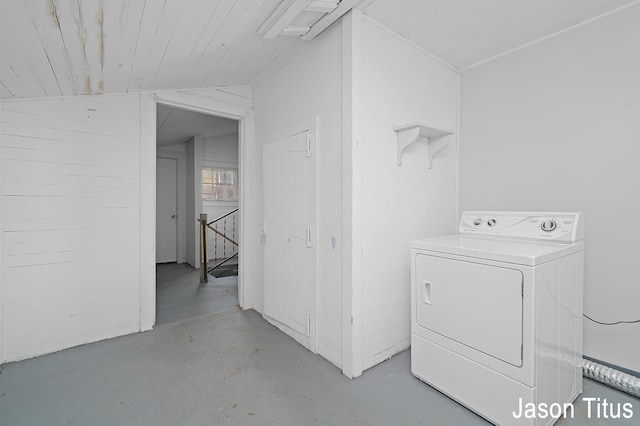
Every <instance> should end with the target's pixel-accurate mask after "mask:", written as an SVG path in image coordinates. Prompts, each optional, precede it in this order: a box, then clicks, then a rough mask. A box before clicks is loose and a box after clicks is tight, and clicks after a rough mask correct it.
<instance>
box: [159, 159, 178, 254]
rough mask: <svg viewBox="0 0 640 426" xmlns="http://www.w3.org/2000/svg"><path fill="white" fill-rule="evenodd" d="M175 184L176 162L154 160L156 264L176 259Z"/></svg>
mask: <svg viewBox="0 0 640 426" xmlns="http://www.w3.org/2000/svg"><path fill="white" fill-rule="evenodd" d="M177 182H178V162H177V160H175V159H172V158H158V159H156V263H166V262H176V261H177V258H178V256H177V251H178V250H177V247H178V244H177V242H178V220H177V217H178V211H177V207H178V201H177V200H178V191H177Z"/></svg>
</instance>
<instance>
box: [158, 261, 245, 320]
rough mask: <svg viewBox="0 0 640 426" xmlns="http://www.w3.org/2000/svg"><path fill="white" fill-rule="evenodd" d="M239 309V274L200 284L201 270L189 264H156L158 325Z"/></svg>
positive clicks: (211, 279)
mask: <svg viewBox="0 0 640 426" xmlns="http://www.w3.org/2000/svg"><path fill="white" fill-rule="evenodd" d="M237 309H238V277H237V276H230V277H223V278H216V277H214V276H212V275H209V282H208V283H203V284H201V283H200V271H198V270H197V269H193V268H192V267H191V266H189V265H187V264H186V263H185V264H180V265H178V264H176V263H165V264H159V265H157V266H156V325H163V324H170V323H172V322H176V321H180V320H185V319H189V318H196V317H200V316H203V315H209V314H215V313H218V312H225V311H230V310H237Z"/></svg>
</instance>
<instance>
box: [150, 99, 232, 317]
mask: <svg viewBox="0 0 640 426" xmlns="http://www.w3.org/2000/svg"><path fill="white" fill-rule="evenodd" d="M239 145H240V121H239V120H237V119H232V118H226V117H221V116H217V115H213V114H207V113H202V112H196V111H192V110H188V109H183V108H179V107H175V106H170V105H165V104H162V103H157V107H156V324H158V325H161V324H168V323H172V322H176V321H180V320H184V319H188V318H194V317H198V316H203V315H208V314H213V313H217V312H223V311H229V310H235V309H238V273H239V267H238V264H239V262H238V256H237V252H238V247H234V245H233V244H231V243H230V242H229V241H228V240H231V241H234V242H236V243H237V242H238V241H240V238H239V232H240V216H239V215H237V214H236V213H237V210H238V208H239V192H240V184H241V182H240V181H239V179H238V176H239V173H238V170H239V166H240V161H241V159H240V146H239ZM234 211H235V212H236V213H233V212H234ZM202 214H206V217H207V223H210V222H212V221H215V219H217V218H220V217H223V218H224V219H223V220H221V221H219V222H217V223H216V224H213V227H215V228H216V229H219V233H220V234H223V235H224V234H226V233H229V235H230V236H227V238H226V239H225V238H221V237H220V236H219V235H218V233H216V232H209V235H208V238H207V241H206V243H207V246H208V247H209V250H208V253H209V256H208V258H207V259H206V260H207V264H208V265H216V264H219V263H220V262H221V261H222V260H223V259H227V258H230V259H228V260H227V261H226V262H225V263H224V264H223V265H221V267H219V268H216V269H215V270H212V271H210V272H209V275H208V280H207V282H201V281H202V280H201V279H200V271H199V268H200V266H201V263H203V260H204V259H202V258H201V245H202V243H203V242H202V241H201V237H200V232H201V227H200V224H199V222H198V219H199V218H200V217H201V215H202ZM236 246H237V244H236ZM234 250H235V252H236V256H232V253H233V251H234Z"/></svg>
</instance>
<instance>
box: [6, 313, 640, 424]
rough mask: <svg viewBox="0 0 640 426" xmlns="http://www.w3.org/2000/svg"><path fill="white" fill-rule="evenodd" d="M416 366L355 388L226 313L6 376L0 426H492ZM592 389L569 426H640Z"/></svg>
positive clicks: (241, 316) (638, 408) (322, 363)
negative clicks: (607, 409) (616, 414)
mask: <svg viewBox="0 0 640 426" xmlns="http://www.w3.org/2000/svg"><path fill="white" fill-rule="evenodd" d="M409 365H410V354H409V351H405V352H403V353H401V354H399V355H396V356H394V357H393V358H391V359H390V360H387V361H385V362H383V363H382V364H380V365H378V366H376V367H374V368H372V369H370V370H368V371H366V372H365V373H364V374H363V376H362V377H360V378H357V379H354V380H349V379H347V378H346V377H344V376H343V375H342V374H341V373H340V371H339V370H338V369H337V368H336V367H335V366H333V365H332V364H330V363H329V362H327V361H326V360H324V359H322V358H321V357H319V356H316V355H313V354H312V353H311V352H309V351H307V350H306V349H304V348H303V347H302V346H300V345H299V344H297V343H296V342H295V341H293V340H292V339H291V338H289V337H288V336H286V335H284V334H283V333H282V332H280V331H279V330H277V329H276V328H275V327H273V326H271V325H270V324H268V323H267V322H266V321H265V320H264V319H263V318H262V317H261V316H260V315H259V314H258V313H256V312H255V311H252V310H249V311H241V310H238V309H232V310H225V311H223V312H219V313H216V314H212V315H207V316H200V317H198V318H194V319H189V320H182V321H179V320H178V321H176V322H172V323H171V324H167V325H163V326H160V327H157V328H155V329H154V330H153V331H150V332H146V333H138V334H133V335H129V336H123V337H119V338H116V339H110V340H105V341H102V342H97V343H92V344H89V345H84V346H80V347H76V348H71V349H67V350H64V351H61V352H58V353H54V354H50V355H45V356H42V357H39V358H34V359H30V360H25V361H21V362H16V363H10V364H7V365H5V366H4V370H3V371H2V372H1V373H0V425H2V426H14V425H16V426H17V425H25V426H34V425H83V426H84V425H109V426H111V425H158V426H161V425H219V424H225V425H226V424H228V425H285V426H286V425H295V426H301V425H456V426H458V425H472V426H473V425H486V424H488V423H487V422H486V421H485V420H483V419H482V418H480V417H478V416H477V415H475V414H474V413H472V412H471V411H469V410H467V409H466V408H465V407H463V406H462V405H460V404H457V403H456V402H454V401H452V400H450V399H449V398H447V397H446V396H445V395H443V394H441V393H439V392H438V391H436V390H434V389H433V388H431V387H429V386H428V385H426V384H424V383H422V382H420V381H419V380H417V379H416V378H414V377H413V376H412V375H411V372H410V367H409ZM470 386H477V387H478V392H483V391H484V389H483V388H482V384H470ZM584 388H585V390H584V393H583V395H582V396H581V397H579V398H578V401H577V403H576V411H575V418H572V419H563V420H561V421H560V422H559V423H558V424H562V425H621V426H622V425H638V424H639V423H638V420H639V419H640V400H638V399H636V398H633V397H631V396H628V395H626V394H624V393H621V392H617V391H615V390H612V389H609V388H607V387H605V386H603V385H600V384H599V383H596V382H593V381H590V380H587V379H585V386H584ZM583 397H597V398H601V400H602V399H603V398H606V399H607V401H608V402H613V403H618V402H619V403H631V404H632V406H633V410H634V417H633V418H632V419H608V420H607V419H602V418H601V419H598V418H596V417H595V415H594V414H593V413H592V418H588V417H587V411H586V403H585V402H584V401H583V400H582V398H583Z"/></svg>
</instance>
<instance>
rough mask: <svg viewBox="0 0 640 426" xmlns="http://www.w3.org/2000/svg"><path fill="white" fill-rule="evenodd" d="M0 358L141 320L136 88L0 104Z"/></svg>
mask: <svg viewBox="0 0 640 426" xmlns="http://www.w3.org/2000/svg"><path fill="white" fill-rule="evenodd" d="M1 108H2V123H1V131H2V134H1V136H0V143H1V148H2V152H1V159H2V183H3V186H2V220H3V228H2V231H3V232H2V237H3V240H4V241H3V246H4V253H3V260H2V274H3V280H2V284H1V285H2V311H3V321H2V325H3V327H2V343H3V345H2V346H3V353H2V360H4V361H9V360H17V359H21V358H28V357H32V356H35V355H39V354H42V353H47V352H53V351H56V350H60V349H63V348H66V347H69V346H74V345H78V344H82V343H86V342H89V341H95V340H100V339H105V338H108V337H112V336H117V335H122V334H126V333H131V332H134V331H138V330H139V329H140V220H141V218H140V205H141V201H140V190H141V186H140V181H141V175H140V174H141V168H140V161H141V157H140V149H141V148H140V139H141V138H140V120H141V118H140V117H141V115H140V96H139V95H127V96H104V97H99V98H97V97H80V98H67V99H52V100H38V101H13V102H5V103H2V104H1Z"/></svg>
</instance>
